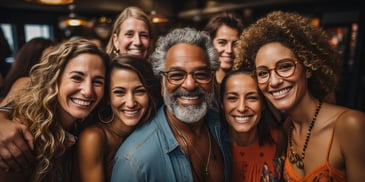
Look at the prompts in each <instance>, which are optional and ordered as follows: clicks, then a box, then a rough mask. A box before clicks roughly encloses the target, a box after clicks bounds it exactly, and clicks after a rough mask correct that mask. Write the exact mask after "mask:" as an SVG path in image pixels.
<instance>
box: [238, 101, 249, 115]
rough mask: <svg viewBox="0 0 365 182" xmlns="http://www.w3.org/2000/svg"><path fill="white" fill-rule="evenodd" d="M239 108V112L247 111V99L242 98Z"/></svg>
mask: <svg viewBox="0 0 365 182" xmlns="http://www.w3.org/2000/svg"><path fill="white" fill-rule="evenodd" d="M237 110H238V111H239V112H245V111H247V110H248V107H247V104H246V101H245V99H240V101H239V103H238V107H237Z"/></svg>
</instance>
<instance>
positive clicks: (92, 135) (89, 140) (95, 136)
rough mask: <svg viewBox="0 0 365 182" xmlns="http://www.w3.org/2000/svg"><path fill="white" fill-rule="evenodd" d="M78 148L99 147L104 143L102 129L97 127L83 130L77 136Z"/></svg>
mask: <svg viewBox="0 0 365 182" xmlns="http://www.w3.org/2000/svg"><path fill="white" fill-rule="evenodd" d="M78 143H79V146H80V147H85V146H100V145H102V144H103V143H105V134H104V132H103V129H102V128H100V127H97V126H94V125H92V126H89V127H87V128H85V129H84V130H83V131H82V132H81V133H80V135H79V141H78Z"/></svg>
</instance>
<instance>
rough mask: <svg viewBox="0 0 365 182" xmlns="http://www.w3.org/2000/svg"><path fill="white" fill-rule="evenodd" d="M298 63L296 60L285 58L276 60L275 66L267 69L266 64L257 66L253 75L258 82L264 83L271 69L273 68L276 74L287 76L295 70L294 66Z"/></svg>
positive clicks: (268, 77)
mask: <svg viewBox="0 0 365 182" xmlns="http://www.w3.org/2000/svg"><path fill="white" fill-rule="evenodd" d="M297 64H298V61H294V60H291V59H285V60H281V61H279V62H277V63H276V64H275V68H271V69H269V68H268V67H266V66H259V67H256V69H255V75H256V78H257V82H258V83H266V82H267V81H268V80H269V79H270V76H271V71H272V70H274V71H275V73H276V75H278V76H280V77H282V78H287V77H289V76H292V75H293V74H294V72H295V66H296V65H297Z"/></svg>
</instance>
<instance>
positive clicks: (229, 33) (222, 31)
mask: <svg viewBox="0 0 365 182" xmlns="http://www.w3.org/2000/svg"><path fill="white" fill-rule="evenodd" d="M238 36H239V35H238V30H237V29H234V28H231V27H229V26H227V25H224V24H223V25H222V26H220V27H219V28H218V30H217V33H216V37H230V38H233V39H238Z"/></svg>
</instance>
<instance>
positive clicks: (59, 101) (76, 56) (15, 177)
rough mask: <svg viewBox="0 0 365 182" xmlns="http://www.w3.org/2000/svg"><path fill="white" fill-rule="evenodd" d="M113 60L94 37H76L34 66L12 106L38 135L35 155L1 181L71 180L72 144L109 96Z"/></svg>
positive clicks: (15, 117)
mask: <svg viewBox="0 0 365 182" xmlns="http://www.w3.org/2000/svg"><path fill="white" fill-rule="evenodd" d="M108 63H109V57H108V56H107V55H106V54H105V53H104V52H102V51H101V50H100V49H99V48H98V47H96V45H94V44H93V43H92V42H90V41H87V40H75V41H69V42H65V43H63V44H61V45H60V47H59V48H58V49H57V50H55V51H54V52H51V53H50V54H49V55H48V56H47V57H45V58H44V59H43V60H42V61H41V62H40V63H39V64H36V65H35V66H34V67H33V68H32V69H31V71H30V87H28V88H27V89H25V90H24V91H21V93H20V94H19V95H18V96H17V97H14V100H13V101H12V102H11V103H10V105H9V106H10V107H7V109H9V117H10V119H12V120H13V122H17V123H21V124H23V125H25V126H26V128H27V129H28V130H29V131H30V133H31V134H32V136H33V137H34V156H35V159H34V160H35V161H34V162H31V163H30V166H27V168H26V169H24V170H22V171H20V172H17V171H13V170H11V171H8V172H4V171H0V181H1V182H7V181H11V182H15V181H70V178H71V176H72V170H71V160H72V153H73V152H72V151H73V147H72V146H73V144H75V142H76V140H77V135H78V134H79V131H80V130H81V128H83V126H84V125H86V124H87V123H86V121H87V120H88V119H87V118H88V116H89V115H90V114H91V113H92V112H93V110H94V109H95V108H96V107H97V106H98V104H99V102H100V101H101V99H102V98H103V96H104V89H105V88H104V87H105V83H104V82H105V77H106V73H108V70H107V69H108V67H107V64H108ZM5 162H7V161H5Z"/></svg>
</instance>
